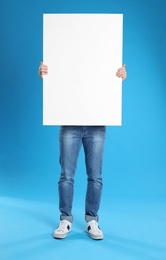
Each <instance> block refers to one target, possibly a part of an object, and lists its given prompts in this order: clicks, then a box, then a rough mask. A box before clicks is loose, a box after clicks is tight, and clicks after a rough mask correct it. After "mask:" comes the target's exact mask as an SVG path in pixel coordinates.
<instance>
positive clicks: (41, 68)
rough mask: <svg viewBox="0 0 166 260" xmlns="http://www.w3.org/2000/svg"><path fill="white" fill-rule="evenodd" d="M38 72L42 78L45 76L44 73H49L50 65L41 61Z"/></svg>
mask: <svg viewBox="0 0 166 260" xmlns="http://www.w3.org/2000/svg"><path fill="white" fill-rule="evenodd" d="M38 74H39V76H40V77H41V78H43V77H44V75H47V74H48V67H47V66H46V65H45V64H43V62H40V66H39V69H38Z"/></svg>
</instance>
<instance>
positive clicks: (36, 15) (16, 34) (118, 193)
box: [0, 0, 166, 260]
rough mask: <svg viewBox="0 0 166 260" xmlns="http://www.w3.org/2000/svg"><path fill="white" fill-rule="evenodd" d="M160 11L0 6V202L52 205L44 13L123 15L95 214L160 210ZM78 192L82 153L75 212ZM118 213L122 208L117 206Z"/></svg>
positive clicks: (55, 175) (163, 164) (117, 6)
mask: <svg viewBox="0 0 166 260" xmlns="http://www.w3.org/2000/svg"><path fill="white" fill-rule="evenodd" d="M165 9H166V2H165V0H158V1H156V0H147V1H144V0H139V1H133V0H126V1H124V0H119V1H115V0H114V1H113V0H101V1H100V0H89V1H88V0H84V1H83V0H77V1H76V0H70V1H67V0H61V1H60V0H49V1H44V0H36V1H34V0H27V1H21V0H15V1H12V0H6V1H3V3H1V8H0V21H1V26H0V36H1V41H0V57H1V60H0V119H1V122H0V196H1V198H6V197H9V198H16V199H21V200H22V199H23V200H24V199H25V200H31V201H41V202H49V203H52V202H53V203H55V204H57V203H58V193H57V182H58V179H59V171H60V167H59V144H58V133H59V127H46V126H43V125H42V80H41V79H40V78H39V77H38V75H37V70H38V66H39V62H40V61H42V48H43V46H42V40H43V27H42V23H43V13H122V14H124V35H123V44H124V47H123V62H124V63H126V64H127V67H126V68H127V73H128V78H127V80H126V81H125V82H124V83H123V126H122V127H107V139H106V144H105V157H104V167H103V179H104V191H103V198H102V202H103V204H102V206H101V207H102V208H101V210H104V209H106V208H107V204H106V201H107V203H112V205H114V202H115V201H116V202H117V201H118V202H119V203H120V201H122V200H123V201H125V202H126V203H127V202H128V201H133V205H135V203H136V201H137V202H139V203H145V201H146V202H147V203H148V202H149V201H150V203H154V202H156V205H158V204H159V203H161V202H163V203H165V199H166V119H165V117H166V77H165V64H166V51H165V46H166V33H165V26H166V18H165ZM85 188H86V174H85V166H84V154H83V151H81V154H80V157H79V162H78V169H77V173H76V180H75V204H77V200H78V202H79V204H80V205H81V203H82V204H83V206H82V207H84V194H85ZM110 205H111V204H110ZM118 205H120V207H122V205H121V203H120V204H118ZM163 205H165V204H163ZM143 208H146V207H145V206H144V207H143ZM162 209H165V206H164V208H162ZM57 212H58V211H57ZM163 212H165V211H162V214H163ZM82 213H84V212H83V209H82ZM107 213H108V212H107ZM57 214H58V213H57ZM153 214H154V212H153ZM56 217H57V216H56ZM161 229H162V228H161ZM59 259H60V258H59ZM114 259H120V258H114ZM122 259H125V258H122ZM126 259H130V258H126ZM131 259H134V258H133V257H132V258H131ZM142 259H143V258H142ZM147 259H148V257H147V258H146V260H147ZM150 259H153V258H150ZM157 259H160V258H157ZM161 259H164V258H161Z"/></svg>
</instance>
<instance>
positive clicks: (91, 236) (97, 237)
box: [87, 231, 104, 240]
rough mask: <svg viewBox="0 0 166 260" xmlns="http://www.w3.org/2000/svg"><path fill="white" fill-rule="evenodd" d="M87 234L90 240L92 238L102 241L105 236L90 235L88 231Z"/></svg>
mask: <svg viewBox="0 0 166 260" xmlns="http://www.w3.org/2000/svg"><path fill="white" fill-rule="evenodd" d="M87 233H88V235H89V236H90V238H92V239H94V240H102V239H103V238H104V236H103V235H98V236H94V235H93V234H90V233H89V232H88V231H87Z"/></svg>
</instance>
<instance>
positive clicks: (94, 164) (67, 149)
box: [58, 126, 106, 222]
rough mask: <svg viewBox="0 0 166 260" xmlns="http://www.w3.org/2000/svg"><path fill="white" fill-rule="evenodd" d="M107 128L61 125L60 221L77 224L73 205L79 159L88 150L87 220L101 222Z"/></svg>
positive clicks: (86, 155)
mask: <svg viewBox="0 0 166 260" xmlns="http://www.w3.org/2000/svg"><path fill="white" fill-rule="evenodd" d="M105 135H106V127H105V126H61V129H60V136H59V138H60V165H61V175H60V180H59V182H58V187H59V209H60V212H61V216H60V219H61V220H63V219H66V220H68V221H70V222H72V221H73V216H72V202H73V193H74V175H75V171H76V167H77V159H78V155H79V152H80V149H81V146H82V145H83V147H84V152H85V163H86V172H87V177H88V178H87V180H88V182H87V192H86V200H85V220H86V221H87V222H88V221H90V220H96V221H98V210H99V206H100V199H101V194H102V186H103V184H102V162H103V151H104V140H105Z"/></svg>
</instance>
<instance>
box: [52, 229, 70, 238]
mask: <svg viewBox="0 0 166 260" xmlns="http://www.w3.org/2000/svg"><path fill="white" fill-rule="evenodd" d="M70 231H71V230H70ZM70 231H69V232H67V233H65V234H56V235H54V234H53V238H56V239H63V238H65V237H67V235H68V234H69V233H70Z"/></svg>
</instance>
